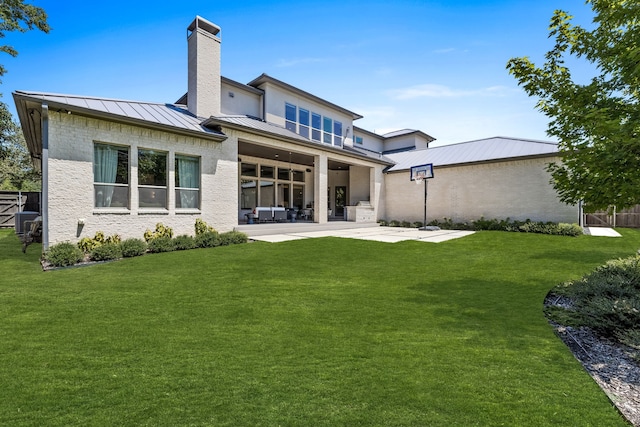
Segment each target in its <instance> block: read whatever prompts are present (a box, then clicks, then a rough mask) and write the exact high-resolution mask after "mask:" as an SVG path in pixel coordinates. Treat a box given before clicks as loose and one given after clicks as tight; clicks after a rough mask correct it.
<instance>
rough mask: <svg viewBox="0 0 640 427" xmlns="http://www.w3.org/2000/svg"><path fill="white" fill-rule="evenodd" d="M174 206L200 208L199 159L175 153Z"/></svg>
mask: <svg viewBox="0 0 640 427" xmlns="http://www.w3.org/2000/svg"><path fill="white" fill-rule="evenodd" d="M175 177H176V208H179V209H199V208H200V159H199V158H197V157H190V156H182V155H176V170H175Z"/></svg>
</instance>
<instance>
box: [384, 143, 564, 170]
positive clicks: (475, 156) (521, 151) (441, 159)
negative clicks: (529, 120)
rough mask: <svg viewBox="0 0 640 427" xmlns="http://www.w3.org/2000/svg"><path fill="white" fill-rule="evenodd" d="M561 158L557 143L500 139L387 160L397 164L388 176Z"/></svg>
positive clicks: (449, 146)
mask: <svg viewBox="0 0 640 427" xmlns="http://www.w3.org/2000/svg"><path fill="white" fill-rule="evenodd" d="M557 154H558V144H557V143H555V142H550V141H536V140H531V139H520V138H508V137H502V136H496V137H493V138H486V139H479V140H475V141H468V142H461V143H458V144H452V145H443V146H440V147H433V148H427V149H425V150H417V151H405V152H403V153H395V154H387V155H386V156H387V157H388V158H389V159H391V160H392V161H393V162H395V163H396V164H395V165H394V166H392V167H390V168H389V169H387V172H397V171H403V170H408V169H410V168H411V166H418V165H423V164H427V163H433V166H434V167H438V166H451V165H459V164H465V163H478V162H489V161H496V160H506V159H513V158H521V157H538V156H553V155H557Z"/></svg>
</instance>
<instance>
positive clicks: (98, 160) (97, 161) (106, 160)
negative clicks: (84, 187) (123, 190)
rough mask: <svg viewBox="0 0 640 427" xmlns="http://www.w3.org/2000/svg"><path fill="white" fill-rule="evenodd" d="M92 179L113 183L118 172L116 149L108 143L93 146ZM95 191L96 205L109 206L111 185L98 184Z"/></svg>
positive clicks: (111, 192)
mask: <svg viewBox="0 0 640 427" xmlns="http://www.w3.org/2000/svg"><path fill="white" fill-rule="evenodd" d="M93 157H94V159H93V160H94V161H93V179H94V181H95V182H96V183H108V184H115V182H116V176H117V174H118V150H117V149H116V148H114V147H109V146H108V145H96V146H94V148H93ZM97 187H98V188H97V191H96V207H99V208H108V207H109V206H111V197H112V196H113V190H114V186H113V185H99V186H97Z"/></svg>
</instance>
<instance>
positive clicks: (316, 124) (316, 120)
mask: <svg viewBox="0 0 640 427" xmlns="http://www.w3.org/2000/svg"><path fill="white" fill-rule="evenodd" d="M321 124H322V116H321V115H320V114H317V113H311V139H313V140H314V141H320V134H321V132H320V129H321V128H320V126H321Z"/></svg>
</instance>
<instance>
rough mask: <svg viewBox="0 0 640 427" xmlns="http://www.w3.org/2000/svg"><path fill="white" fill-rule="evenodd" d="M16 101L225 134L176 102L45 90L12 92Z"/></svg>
mask: <svg viewBox="0 0 640 427" xmlns="http://www.w3.org/2000/svg"><path fill="white" fill-rule="evenodd" d="M14 98H15V99H16V104H17V103H18V100H19V99H26V100H30V101H40V102H46V103H47V104H49V107H50V108H52V107H54V109H55V107H57V108H60V109H66V108H68V109H69V110H70V111H72V110H78V111H85V112H90V113H94V114H95V113H98V114H103V115H108V116H111V117H113V118H115V119H118V118H120V119H126V120H127V121H134V122H140V123H147V124H154V125H158V126H162V127H170V128H175V129H177V130H183V131H188V132H195V133H202V134H206V135H208V136H218V137H224V136H225V135H224V134H223V133H221V132H218V131H215V130H213V129H208V128H206V127H204V126H203V125H202V122H203V121H204V120H205V119H204V118H202V117H196V116H194V115H193V114H191V113H190V112H189V111H188V110H187V109H186V107H185V106H180V105H175V104H161V103H152V102H138V101H125V100H118V99H108V98H97V97H86V96H77V95H62V94H54V93H45V92H26V91H16V92H14Z"/></svg>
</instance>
